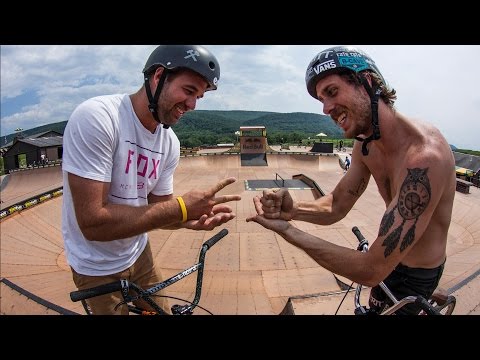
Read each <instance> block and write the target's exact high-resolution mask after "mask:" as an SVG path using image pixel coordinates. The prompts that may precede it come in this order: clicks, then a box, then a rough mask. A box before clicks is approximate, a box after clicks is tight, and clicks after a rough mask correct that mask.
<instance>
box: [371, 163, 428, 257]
mask: <svg viewBox="0 0 480 360" xmlns="http://www.w3.org/2000/svg"><path fill="white" fill-rule="evenodd" d="M407 170H408V174H407V177H406V178H405V180H404V181H403V184H402V187H401V188H400V195H399V196H398V202H397V205H395V207H394V208H393V209H392V210H390V211H389V212H388V213H386V214H385V215H384V216H383V218H382V222H381V224H380V230H379V232H378V235H379V236H385V235H386V234H387V233H388V232H389V230H390V228H391V227H392V225H393V223H394V222H395V210H397V211H398V213H399V214H400V216H401V217H402V218H403V221H402V224H401V225H400V226H399V227H398V228H396V229H395V230H394V231H393V232H392V233H391V234H390V235H388V236H387V237H386V238H385V240H383V243H382V246H385V251H384V255H385V257H387V256H389V255H390V254H391V253H392V252H393V250H395V248H396V247H397V245H398V243H399V241H400V237H401V235H402V231H403V226H404V225H405V222H406V221H407V220H415V222H414V223H413V225H412V227H411V228H410V229H409V230H408V231H407V233H406V234H405V236H404V237H403V240H402V243H401V244H400V251H401V252H402V251H404V250H405V249H406V248H407V247H408V246H409V245H411V244H412V243H413V240H414V239H415V225H416V224H417V221H418V218H419V217H420V215H422V214H423V212H424V211H425V209H426V208H427V206H428V204H429V203H430V198H431V187H430V181H429V180H428V176H427V171H428V168H425V169H420V168H414V169H407Z"/></svg>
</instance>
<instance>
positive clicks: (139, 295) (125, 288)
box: [70, 229, 228, 315]
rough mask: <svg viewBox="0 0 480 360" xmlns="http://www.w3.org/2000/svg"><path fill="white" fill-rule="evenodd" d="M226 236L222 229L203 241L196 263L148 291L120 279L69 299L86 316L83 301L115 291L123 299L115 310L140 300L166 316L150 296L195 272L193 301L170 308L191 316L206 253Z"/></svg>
mask: <svg viewBox="0 0 480 360" xmlns="http://www.w3.org/2000/svg"><path fill="white" fill-rule="evenodd" d="M227 234H228V230H227V229H223V230H221V231H220V232H218V233H217V234H215V235H214V236H213V237H211V238H210V239H208V240H207V241H205V242H204V243H203V245H202V248H201V250H200V255H199V259H198V262H197V263H196V264H194V265H192V266H191V267H189V268H188V269H185V270H183V271H181V272H179V273H178V274H176V275H174V276H172V277H170V278H168V279H167V280H164V281H162V282H160V283H158V284H155V285H153V286H151V287H149V288H148V289H142V288H141V287H139V286H138V285H136V284H135V283H132V282H129V281H128V280H126V279H121V280H118V281H115V282H112V283H108V284H104V285H100V286H96V287H94V288H89V289H84V290H77V291H72V292H71V293H70V299H71V300H72V301H74V302H76V301H81V302H82V304H83V306H84V308H85V311H86V312H87V314H91V311H90V309H89V307H88V305H87V304H86V302H85V300H86V299H89V298H92V297H95V296H99V295H104V294H108V293H112V292H116V291H120V292H121V294H122V297H123V301H121V302H120V303H119V304H117V305H116V307H115V309H117V308H118V306H120V305H123V304H127V305H128V304H129V303H132V302H133V301H136V300H139V299H142V300H144V301H145V302H147V303H148V304H149V305H150V306H151V307H152V308H153V309H154V310H155V312H156V313H157V314H158V315H168V314H167V313H166V312H165V311H164V310H163V309H162V308H161V307H160V306H158V305H157V303H156V302H155V301H154V300H153V299H152V296H153V295H154V294H155V293H157V292H159V291H160V290H162V289H165V288H166V287H168V286H170V285H172V284H174V283H176V282H177V281H179V280H181V279H183V278H184V277H186V276H188V275H190V274H192V273H194V272H197V282H196V287H195V297H194V299H193V301H191V302H190V301H187V300H184V301H185V302H187V303H189V304H188V305H173V306H172V309H171V310H172V314H173V315H191V314H192V313H193V309H195V307H197V306H198V303H199V302H200V297H201V293H202V282H203V269H204V267H205V256H206V253H207V251H208V250H209V249H210V248H211V247H212V246H213V245H215V244H216V243H217V242H218V241H219V240H220V239H222V238H223V237H225V236H226V235H227ZM130 290H133V291H134V292H135V293H136V295H133V296H132V295H130V294H129V293H130ZM129 310H130V311H132V312H135V313H138V312H141V311H140V310H138V309H136V307H135V306H133V307H132V306H130V305H129Z"/></svg>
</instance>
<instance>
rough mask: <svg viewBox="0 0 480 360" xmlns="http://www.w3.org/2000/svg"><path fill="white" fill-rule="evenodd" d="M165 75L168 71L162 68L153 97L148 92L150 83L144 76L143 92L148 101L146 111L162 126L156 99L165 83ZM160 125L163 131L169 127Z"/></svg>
mask: <svg viewBox="0 0 480 360" xmlns="http://www.w3.org/2000/svg"><path fill="white" fill-rule="evenodd" d="M167 73H168V70H167V69H165V68H164V69H163V73H162V75H161V76H160V80H159V81H158V85H157V89H156V90H155V95H154V96H152V92H151V91H150V81H149V80H148V76H147V75H145V90H146V91H147V97H148V101H149V104H148V110H150V112H151V113H152V115H153V118H154V119H155V120H156V121H157V122H158V123H159V124H162V122H161V121H160V119H159V117H158V111H157V107H158V98H159V97H160V93H161V92H162V89H163V84H164V83H165V79H166V78H167ZM162 125H163V128H164V129H168V128H169V127H170V125H166V124H162Z"/></svg>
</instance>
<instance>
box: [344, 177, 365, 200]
mask: <svg viewBox="0 0 480 360" xmlns="http://www.w3.org/2000/svg"><path fill="white" fill-rule="evenodd" d="M366 187H367V182H366V181H365V179H364V178H361V179H360V183H359V184H358V186H357V189H356V190H347V192H348V193H349V194H350V195H353V196H356V197H359V196H360V195H361V194H362V193H363V191H364V190H365V188H366Z"/></svg>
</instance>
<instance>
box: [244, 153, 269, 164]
mask: <svg viewBox="0 0 480 360" xmlns="http://www.w3.org/2000/svg"><path fill="white" fill-rule="evenodd" d="M240 157H241V159H242V166H268V163H267V154H240Z"/></svg>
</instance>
